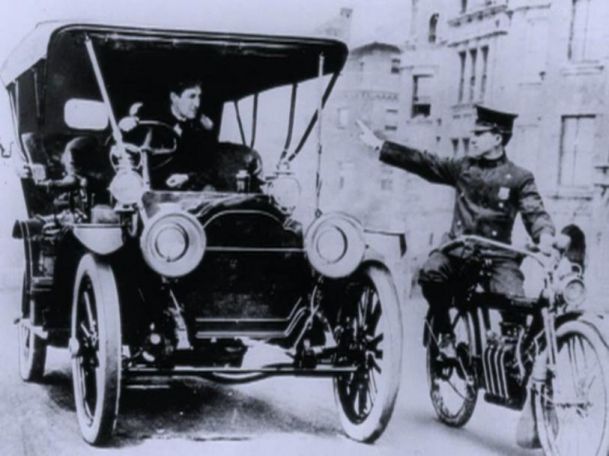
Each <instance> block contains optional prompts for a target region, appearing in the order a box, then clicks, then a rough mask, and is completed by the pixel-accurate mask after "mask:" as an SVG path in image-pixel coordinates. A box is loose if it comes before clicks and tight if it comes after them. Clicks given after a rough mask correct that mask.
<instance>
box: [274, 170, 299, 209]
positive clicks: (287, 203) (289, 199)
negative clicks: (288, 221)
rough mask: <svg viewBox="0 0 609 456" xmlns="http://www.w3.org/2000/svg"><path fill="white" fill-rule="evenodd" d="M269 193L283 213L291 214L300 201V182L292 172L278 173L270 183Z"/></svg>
mask: <svg viewBox="0 0 609 456" xmlns="http://www.w3.org/2000/svg"><path fill="white" fill-rule="evenodd" d="M267 193H268V194H269V195H270V196H271V197H272V198H273V199H274V200H275V202H276V203H277V205H278V206H279V207H280V208H281V209H282V210H283V211H285V212H288V213H291V212H293V211H294V209H296V206H297V205H298V202H299V200H300V194H301V187H300V182H298V180H297V179H296V178H295V177H294V176H293V175H292V173H290V172H278V173H277V174H276V175H275V176H274V177H273V178H272V179H271V180H270V181H269V184H268V187H267Z"/></svg>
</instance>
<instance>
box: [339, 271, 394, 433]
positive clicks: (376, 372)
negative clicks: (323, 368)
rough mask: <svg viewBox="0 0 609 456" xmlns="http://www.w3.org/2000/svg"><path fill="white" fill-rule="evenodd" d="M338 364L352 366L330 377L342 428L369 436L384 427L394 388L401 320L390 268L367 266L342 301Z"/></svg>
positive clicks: (389, 413)
mask: <svg viewBox="0 0 609 456" xmlns="http://www.w3.org/2000/svg"><path fill="white" fill-rule="evenodd" d="M337 328H338V329H337V331H336V332H337V343H338V352H337V356H336V364H337V365H356V366H357V371H356V372H354V373H351V374H347V375H341V376H338V377H335V378H334V397H335V399H336V403H337V405H338V409H339V414H340V421H341V424H342V426H343V429H344V430H345V432H346V434H347V435H348V436H349V437H350V438H352V439H354V440H358V441H363V442H372V441H374V440H376V439H377V438H378V437H379V436H380V435H381V433H382V432H383V431H384V429H385V427H386V426H387V423H388V421H389V418H390V417H391V413H392V412H393V407H394V405H395V399H396V396H397V393H398V388H399V382H400V375H401V360H402V321H401V316H400V307H399V300H398V296H397V292H396V289H395V286H394V284H393V281H392V279H391V276H390V274H389V273H388V272H387V271H386V270H384V269H381V268H379V267H377V266H367V267H366V268H365V269H364V270H363V271H362V272H361V273H360V274H359V275H358V277H357V280H356V283H355V284H354V286H353V288H351V289H350V290H349V292H348V293H347V299H346V301H345V303H344V304H343V305H342V306H341V308H340V310H339V313H338V321H337Z"/></svg>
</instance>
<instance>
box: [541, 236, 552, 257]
mask: <svg viewBox="0 0 609 456" xmlns="http://www.w3.org/2000/svg"><path fill="white" fill-rule="evenodd" d="M554 240H555V238H554V236H552V235H551V234H550V233H541V235H540V236H539V242H538V243H537V247H539V251H540V252H541V253H543V254H545V255H551V254H552V252H553V251H554Z"/></svg>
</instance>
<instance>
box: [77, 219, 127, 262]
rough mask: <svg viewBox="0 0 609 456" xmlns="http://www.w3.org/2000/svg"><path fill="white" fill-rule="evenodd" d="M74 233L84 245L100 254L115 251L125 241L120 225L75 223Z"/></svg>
mask: <svg viewBox="0 0 609 456" xmlns="http://www.w3.org/2000/svg"><path fill="white" fill-rule="evenodd" d="M72 233H73V234H74V237H75V238H76V239H78V241H79V242H80V243H81V244H82V245H83V246H84V247H86V248H87V249H88V250H90V251H91V252H93V253H96V254H98V255H109V254H111V253H114V252H116V251H117V250H118V249H120V248H121V247H122V246H123V244H124V243H125V241H124V239H123V232H122V229H121V227H120V225H106V224H103V225H102V224H98V225H93V224H86V225H85V224H82V225H73V226H72Z"/></svg>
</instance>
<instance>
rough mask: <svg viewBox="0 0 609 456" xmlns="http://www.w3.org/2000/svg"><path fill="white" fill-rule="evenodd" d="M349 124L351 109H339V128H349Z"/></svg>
mask: <svg viewBox="0 0 609 456" xmlns="http://www.w3.org/2000/svg"><path fill="white" fill-rule="evenodd" d="M348 124H349V109H347V108H339V109H338V128H347V125H348Z"/></svg>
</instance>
